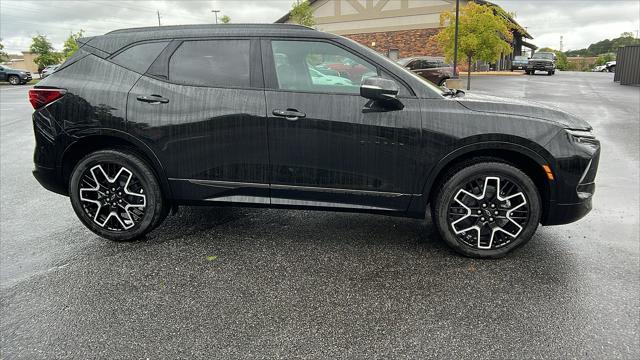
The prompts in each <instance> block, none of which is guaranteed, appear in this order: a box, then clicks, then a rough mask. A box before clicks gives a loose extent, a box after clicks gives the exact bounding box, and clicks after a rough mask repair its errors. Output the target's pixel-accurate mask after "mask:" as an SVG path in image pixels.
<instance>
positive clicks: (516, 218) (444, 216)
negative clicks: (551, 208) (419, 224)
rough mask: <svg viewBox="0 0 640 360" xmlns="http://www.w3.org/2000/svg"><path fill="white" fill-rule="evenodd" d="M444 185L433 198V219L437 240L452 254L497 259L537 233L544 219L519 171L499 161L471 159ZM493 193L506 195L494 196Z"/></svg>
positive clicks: (536, 198)
mask: <svg viewBox="0 0 640 360" xmlns="http://www.w3.org/2000/svg"><path fill="white" fill-rule="evenodd" d="M443 179H447V180H445V181H443V182H442V184H441V185H440V187H439V188H438V190H437V192H436V195H435V197H434V199H435V200H434V201H432V204H431V214H432V216H433V223H434V224H435V225H436V227H437V229H438V231H439V233H440V235H441V236H442V238H443V239H444V240H445V242H446V243H447V245H449V246H450V247H451V248H453V249H454V250H455V251H456V252H458V253H460V254H462V255H465V256H468V257H473V258H493V259H495V258H500V257H503V256H505V255H506V254H508V253H509V252H511V251H513V250H514V249H516V248H518V247H520V246H522V245H524V244H525V243H527V242H528V241H529V240H530V239H531V237H532V236H533V234H534V233H535V231H536V229H537V227H538V223H539V222H540V218H541V213H542V211H541V209H542V207H541V200H540V195H539V193H538V189H537V188H536V186H535V184H534V183H533V181H532V180H531V179H530V178H529V177H528V176H527V175H526V174H525V173H524V172H522V171H521V170H519V169H518V168H516V167H514V166H512V165H510V164H507V163H504V162H501V161H500V160H498V159H491V158H483V159H472V160H471V161H469V162H466V163H463V164H461V165H460V166H458V167H456V168H454V169H452V170H451V171H450V172H449V173H448V174H446V175H445V176H444V177H443ZM496 189H500V190H503V191H506V192H505V194H503V195H502V196H497V194H495V192H496ZM505 189H508V190H505ZM483 194H484V196H483ZM478 198H480V199H478ZM483 204H484V205H483ZM478 212H480V213H478ZM496 212H497V215H496ZM494 216H495V217H494ZM496 229H501V230H496ZM465 230H466V231H465Z"/></svg>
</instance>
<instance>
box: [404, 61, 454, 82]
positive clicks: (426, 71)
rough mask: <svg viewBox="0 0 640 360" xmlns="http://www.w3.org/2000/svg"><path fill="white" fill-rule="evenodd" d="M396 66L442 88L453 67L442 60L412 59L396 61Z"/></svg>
mask: <svg viewBox="0 0 640 360" xmlns="http://www.w3.org/2000/svg"><path fill="white" fill-rule="evenodd" d="M398 64H400V65H401V66H404V67H405V68H407V69H409V70H411V71H413V72H414V73H416V74H418V75H419V76H421V77H423V78H425V79H427V80H429V81H431V82H432V83H434V84H436V85H438V86H443V85H445V83H446V82H447V79H450V78H451V75H452V74H453V67H451V65H449V64H447V63H445V61H444V59H442V58H435V57H426V56H422V57H412V58H404V59H400V60H398Z"/></svg>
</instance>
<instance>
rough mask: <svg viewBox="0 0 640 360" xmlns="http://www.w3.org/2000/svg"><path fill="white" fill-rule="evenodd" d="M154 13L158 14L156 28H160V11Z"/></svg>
mask: <svg viewBox="0 0 640 360" xmlns="http://www.w3.org/2000/svg"><path fill="white" fill-rule="evenodd" d="M156 12H157V13H158V26H162V25H161V24H160V10H158V11H156Z"/></svg>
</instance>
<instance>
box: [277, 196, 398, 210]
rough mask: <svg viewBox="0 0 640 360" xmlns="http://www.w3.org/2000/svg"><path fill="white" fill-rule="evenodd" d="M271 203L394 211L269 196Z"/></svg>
mask: <svg viewBox="0 0 640 360" xmlns="http://www.w3.org/2000/svg"><path fill="white" fill-rule="evenodd" d="M271 204H272V205H292V206H315V207H325V208H343V209H367V210H383V211H395V209H391V208H384V207H378V206H366V205H356V204H344V203H335V202H326V201H310V200H293V199H282V198H273V197H272V198H271Z"/></svg>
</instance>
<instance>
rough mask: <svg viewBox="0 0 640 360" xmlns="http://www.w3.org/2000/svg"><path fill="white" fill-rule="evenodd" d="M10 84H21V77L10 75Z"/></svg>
mask: <svg viewBox="0 0 640 360" xmlns="http://www.w3.org/2000/svg"><path fill="white" fill-rule="evenodd" d="M9 84H11V85H20V78H19V77H18V76H16V75H11V76H9Z"/></svg>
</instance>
